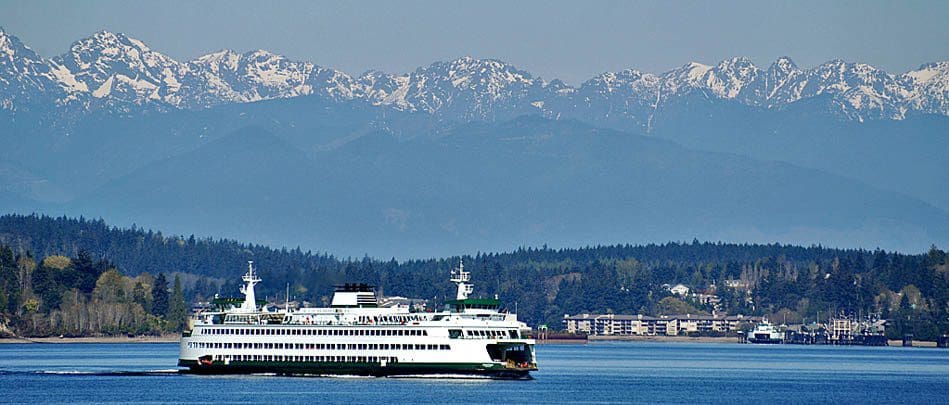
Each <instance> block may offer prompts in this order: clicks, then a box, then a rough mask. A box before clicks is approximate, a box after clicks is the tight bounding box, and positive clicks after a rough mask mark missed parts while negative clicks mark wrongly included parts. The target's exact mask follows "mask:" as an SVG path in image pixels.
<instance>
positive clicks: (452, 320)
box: [178, 262, 537, 378]
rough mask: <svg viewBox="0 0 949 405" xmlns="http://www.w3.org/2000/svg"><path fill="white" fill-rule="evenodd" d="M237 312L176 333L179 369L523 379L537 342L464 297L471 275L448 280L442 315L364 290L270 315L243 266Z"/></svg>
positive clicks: (507, 317)
mask: <svg viewBox="0 0 949 405" xmlns="http://www.w3.org/2000/svg"><path fill="white" fill-rule="evenodd" d="M243 281H244V285H243V286H242V288H241V292H242V293H243V294H244V301H243V303H242V304H241V305H240V306H235V307H231V308H230V309H228V310H225V311H212V312H202V313H198V314H195V316H194V318H193V319H192V323H193V326H192V327H191V328H190V330H187V331H185V332H184V333H183V334H182V338H181V343H180V356H179V360H178V365H179V366H180V367H187V369H188V371H191V372H195V373H277V374H314V375H332V374H344V375H370V376H400V375H434V374H447V375H458V374H462V375H482V376H489V377H496V378H530V374H529V373H530V371H534V370H537V361H536V357H535V355H534V347H535V341H534V339H531V338H530V337H529V333H530V328H529V327H528V326H527V324H525V323H524V322H520V321H518V320H517V315H516V314H511V313H507V312H499V308H500V302H499V301H498V299H497V298H489V299H484V298H469V295H470V294H471V293H472V290H473V285H472V284H471V282H470V281H471V275H470V273H469V272H466V271H465V270H464V264H463V263H462V264H461V265H460V266H459V267H458V268H456V269H453V270H452V271H451V281H452V282H454V283H455V284H456V286H457V293H456V297H455V299H454V300H451V301H448V302H447V303H446V304H447V305H446V308H445V309H444V310H442V311H440V312H412V311H410V309H409V307H408V306H396V307H380V306H379V305H378V302H377V299H376V296H375V293H374V292H373V290H372V288H371V287H369V286H366V285H363V284H347V285H343V286H340V287H337V289H336V292H335V294H334V296H333V300H332V304H331V306H330V307H328V308H301V309H298V310H290V309H289V308H286V309H283V310H280V311H269V310H267V308H266V306H263V307H259V306H258V305H257V300H256V296H255V293H254V286H255V285H256V284H258V283H260V281H261V280H260V278H259V277H258V276H257V273H256V272H255V269H254V267H253V262H249V263H248V268H247V273H246V274H245V275H244V276H243Z"/></svg>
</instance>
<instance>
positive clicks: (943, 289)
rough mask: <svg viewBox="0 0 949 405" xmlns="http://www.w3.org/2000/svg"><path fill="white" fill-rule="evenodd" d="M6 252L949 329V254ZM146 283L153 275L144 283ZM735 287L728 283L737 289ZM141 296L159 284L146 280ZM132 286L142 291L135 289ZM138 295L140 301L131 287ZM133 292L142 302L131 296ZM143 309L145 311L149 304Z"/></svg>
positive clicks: (218, 247)
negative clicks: (401, 256) (466, 285)
mask: <svg viewBox="0 0 949 405" xmlns="http://www.w3.org/2000/svg"><path fill="white" fill-rule="evenodd" d="M0 243H4V244H7V245H9V246H11V247H12V248H13V249H14V251H15V253H16V254H18V255H20V256H21V257H22V256H24V255H28V254H33V255H36V256H38V257H40V256H42V257H46V256H51V255H60V254H62V255H71V256H73V257H78V254H79V252H81V251H86V252H89V254H91V255H92V256H94V257H96V258H105V259H107V260H108V261H109V263H114V264H115V266H116V267H117V268H118V269H120V270H121V271H122V272H123V273H124V274H127V275H130V276H135V277H136V278H140V277H146V278H147V277H149V276H147V274H158V273H165V274H174V275H176V276H177V277H180V279H181V282H182V289H183V295H184V297H185V300H186V301H187V302H192V301H194V300H207V299H209V298H210V297H212V296H213V295H214V294H217V293H220V294H221V295H224V296H237V295H239V293H238V286H239V282H240V275H241V274H242V273H243V272H244V271H245V269H246V261H247V260H254V261H255V263H256V264H257V265H258V266H259V270H260V272H261V275H262V278H263V279H264V281H263V283H262V284H261V285H260V287H259V291H258V295H259V296H269V297H271V298H277V299H282V298H283V296H284V294H285V291H286V287H287V285H289V286H290V289H291V295H293V296H294V298H296V299H298V300H306V301H309V302H310V303H312V304H314V305H325V304H328V303H329V299H330V297H331V295H332V289H333V286H334V285H336V284H341V283H344V282H365V283H369V284H373V285H376V286H378V287H379V289H380V290H382V292H383V293H385V294H386V295H401V296H409V297H417V298H425V299H429V300H432V301H433V302H434V304H435V305H438V303H440V302H442V301H444V300H445V299H446V298H451V297H452V296H453V295H454V288H453V284H451V283H450V282H449V281H448V271H449V269H450V268H451V267H452V266H457V264H458V261H459V260H461V259H463V260H464V262H465V267H466V269H468V270H470V271H471V272H472V277H473V279H474V282H475V284H476V290H475V292H476V295H483V296H493V295H495V294H497V295H498V296H500V297H501V299H502V302H504V303H505V304H506V305H507V306H508V307H509V309H511V310H514V309H515V308H516V310H517V312H518V314H519V317H521V318H522V319H524V320H526V321H527V322H528V323H530V324H531V325H535V326H536V325H538V324H547V325H548V326H549V327H551V328H554V329H556V328H560V327H561V326H562V324H561V321H562V319H563V316H564V314H576V313H582V312H595V313H603V312H613V313H626V314H636V313H642V314H658V313H673V312H681V311H686V312H695V313H701V312H704V313H709V312H711V311H712V310H714V309H715V307H714V306H713V305H712V303H711V302H709V301H707V300H701V299H679V298H677V297H674V296H672V294H671V293H670V292H669V291H668V286H669V285H675V284H678V283H681V284H684V285H686V286H688V287H690V288H691V289H692V290H693V291H698V292H705V293H708V294H714V295H715V296H717V297H718V298H719V299H720V300H721V302H720V303H719V306H718V308H719V311H720V312H724V313H728V314H739V313H740V314H745V315H769V316H771V318H772V319H775V320H779V321H783V320H787V321H788V322H800V321H805V320H806V321H808V322H811V321H813V320H815V319H817V318H818V316H819V317H820V318H821V319H826V318H827V317H828V316H830V315H841V314H846V315H851V316H857V317H863V316H868V315H870V314H878V315H880V316H882V317H884V318H886V319H890V325H889V329H888V333H890V334H891V335H892V336H893V337H897V336H901V335H902V334H903V333H913V334H915V335H916V336H917V338H920V339H934V338H935V337H936V336H938V335H939V334H941V333H946V332H947V331H949V266H947V264H946V253H945V252H944V251H942V250H939V249H937V248H936V247H933V248H932V249H931V250H930V251H929V252H928V253H926V254H915V255H907V254H902V253H897V252H886V251H882V250H874V251H869V250H860V249H833V248H825V247H821V246H811V247H800V246H789V245H781V244H768V245H760V244H726V243H699V242H698V241H693V242H692V243H666V244H653V245H643V246H633V245H614V246H596V247H586V248H579V249H559V250H558V249H549V248H546V247H543V248H524V249H518V250H516V251H513V252H509V253H483V254H477V255H473V256H465V257H450V258H442V259H427V260H408V261H402V262H399V261H396V260H375V259H370V258H361V259H339V258H335V257H333V256H331V255H328V254H325V253H321V254H318V253H313V252H310V251H302V250H300V249H299V248H297V249H292V250H287V249H271V248H268V247H266V246H260V245H248V244H242V243H238V242H235V241H230V240H212V239H207V238H196V237H194V236H190V237H181V236H166V235H162V234H161V233H159V232H153V231H146V230H142V229H137V228H133V229H117V228H113V227H109V226H108V225H106V224H105V223H104V222H103V221H101V220H86V219H83V218H80V219H69V218H50V217H41V216H20V215H7V216H2V217H0ZM146 273H147V274H146ZM726 281H729V283H727V284H728V285H732V287H729V286H727V285H726ZM142 285H143V287H144V286H145V285H149V283H148V282H147V279H146V280H144V281H143V282H142ZM133 290H134V284H133V285H132V289H131V290H129V291H133ZM133 292H134V291H133ZM133 295H134V294H133ZM143 308H144V306H143Z"/></svg>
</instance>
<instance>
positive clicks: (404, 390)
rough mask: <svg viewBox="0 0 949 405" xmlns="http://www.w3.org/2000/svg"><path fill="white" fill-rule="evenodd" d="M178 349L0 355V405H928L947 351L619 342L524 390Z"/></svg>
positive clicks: (548, 368) (69, 347)
mask: <svg viewBox="0 0 949 405" xmlns="http://www.w3.org/2000/svg"><path fill="white" fill-rule="evenodd" d="M177 351H178V347H177V345H176V344H172V343H168V344H164V343H156V344H83V343H75V344H68V343H67V344H0V402H2V403H30V404H35V403H48V402H56V403H62V402H70V403H127V402H136V403H141V402H153V403H173V402H184V403H214V402H226V403H318V402H327V403H343V402H345V403H370V402H371V403H379V404H382V403H493V404H497V403H568V402H569V403H623V402H637V403H656V402H664V403H723V402H725V403H762V402H763V401H764V402H765V403H767V402H771V403H775V402H780V403H805V402H808V403H813V402H820V403H826V402H847V403H871V402H872V403H879V402H885V403H889V402H898V403H926V404H944V403H947V401H949V400H947V398H949V350H940V349H921V348H896V347H894V348H881V347H827V346H791V345H786V346H757V345H739V344H693V343H640V342H615V343H591V344H587V345H542V346H538V347H537V356H538V358H539V361H540V367H541V370H540V371H537V372H535V373H533V375H534V377H535V379H534V380H531V381H496V380H477V379H417V378H415V379H409V378H355V377H353V378H329V377H276V376H197V375H179V374H177V373H175V372H173V370H174V369H175V362H176V359H177Z"/></svg>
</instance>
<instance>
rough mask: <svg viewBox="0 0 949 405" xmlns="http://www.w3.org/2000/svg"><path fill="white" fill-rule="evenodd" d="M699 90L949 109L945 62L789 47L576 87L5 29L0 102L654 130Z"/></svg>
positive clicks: (787, 102)
mask: <svg viewBox="0 0 949 405" xmlns="http://www.w3.org/2000/svg"><path fill="white" fill-rule="evenodd" d="M694 94H700V95H703V96H705V97H707V98H710V99H713V100H720V101H721V102H732V103H740V104H744V105H748V106H753V107H759V108H766V109H784V108H788V107H789V106H791V105H793V104H795V103H797V102H799V101H802V100H811V99H813V100H818V101H819V102H821V103H824V104H822V105H825V106H826V107H827V110H828V111H830V112H831V113H834V114H836V115H838V116H839V117H841V118H843V119H851V120H860V121H862V120H867V119H903V118H904V117H905V116H906V115H907V114H912V113H919V114H938V115H949V101H947V100H949V62H937V63H931V64H927V65H923V66H921V67H920V68H919V69H917V70H914V71H911V72H907V73H905V74H902V75H893V74H890V73H887V72H884V71H882V70H880V69H877V68H875V67H873V66H870V65H867V64H863V63H848V62H844V61H839V60H834V61H830V62H827V63H824V64H821V65H819V66H817V67H814V68H812V69H801V68H799V67H798V66H797V65H795V64H794V62H793V61H792V60H791V59H790V58H787V57H782V58H779V59H778V60H777V61H775V62H774V63H772V64H771V66H770V67H768V69H767V70H762V69H760V68H758V67H757V66H755V64H754V63H752V62H751V61H750V60H748V59H747V58H740V57H739V58H731V59H726V60H724V61H722V62H720V63H718V64H717V65H714V66H710V65H705V64H701V63H697V62H691V63H688V64H685V65H683V66H681V67H679V68H676V69H673V70H670V71H668V72H664V73H661V74H652V73H645V72H640V71H638V70H634V69H627V70H624V71H621V72H607V73H603V74H601V75H598V76H596V77H594V78H592V79H590V80H588V81H587V82H585V83H583V84H581V85H580V86H579V87H571V86H567V85H565V84H564V83H562V82H560V81H559V80H553V81H551V82H547V81H544V80H542V79H540V78H536V77H533V76H532V75H531V74H530V73H529V72H526V71H523V70H520V69H518V68H516V67H514V66H512V65H510V64H507V63H505V62H502V61H499V60H494V59H476V58H472V57H462V58H458V59H455V60H451V61H447V62H436V63H433V64H432V65H430V66H427V67H422V68H419V69H417V70H416V71H414V72H411V73H408V74H401V75H394V74H388V73H383V72H378V71H370V72H366V73H364V74H363V75H361V76H359V77H358V78H355V77H352V76H350V75H348V74H346V73H344V72H341V71H338V70H334V69H330V68H326V67H322V66H318V65H315V64H313V63H311V62H301V61H292V60H289V59H287V58H285V57H283V56H280V55H275V54H273V53H270V52H267V51H264V50H257V51H251V52H246V53H237V52H234V51H231V50H223V51H219V52H214V53H211V54H208V55H205V56H202V57H199V58H197V59H195V60H192V61H188V62H179V61H176V60H174V59H172V58H170V57H168V56H166V55H164V54H162V53H160V52H157V51H154V50H152V49H150V48H149V47H148V46H146V45H145V44H144V43H143V42H141V41H139V40H136V39H134V38H131V37H128V36H126V35H124V34H120V33H111V32H108V31H100V32H97V33H95V34H93V35H92V36H91V37H89V38H85V39H82V40H79V41H76V42H75V43H74V44H73V45H72V46H71V47H70V49H69V51H68V52H67V53H65V54H63V55H61V56H57V57H54V58H52V59H44V58H41V57H39V56H38V55H36V53H34V52H33V51H32V50H30V48H29V47H27V46H25V45H23V44H22V43H21V42H20V41H19V39H17V38H16V37H14V36H12V35H9V34H8V33H6V32H4V31H2V29H0V110H5V111H17V110H18V108H20V109H21V108H26V107H27V106H30V105H34V106H43V105H46V106H48V107H49V108H60V107H62V106H67V105H68V106H80V108H84V109H86V110H94V109H97V108H109V107H110V106H116V105H120V106H122V108H124V109H128V108H134V107H135V106H146V105H148V106H160V107H162V108H180V109H204V108H209V107H213V106H216V105H221V104H228V103H247V102H255V101H261V100H268V99H280V98H292V97H299V96H318V97H322V98H325V99H327V100H331V101H336V102H348V101H356V102H365V103H367V104H370V105H374V106H382V107H388V108H391V109H394V110H398V111H412V112H420V113H425V114H430V115H432V116H434V117H436V118H437V119H442V120H449V121H471V120H484V121H494V120H502V119H507V118H511V117H514V116H518V115H523V114H538V113H539V114H542V115H544V116H547V117H549V118H561V117H564V118H566V117H569V118H575V119H579V120H583V121H588V122H609V123H615V124H618V125H624V126H635V127H640V128H644V129H646V130H648V129H649V127H650V122H651V121H652V118H653V116H654V115H655V114H656V113H658V112H661V111H662V109H663V106H664V105H665V104H667V103H669V102H670V101H672V100H675V99H676V98H678V97H687V96H690V95H694Z"/></svg>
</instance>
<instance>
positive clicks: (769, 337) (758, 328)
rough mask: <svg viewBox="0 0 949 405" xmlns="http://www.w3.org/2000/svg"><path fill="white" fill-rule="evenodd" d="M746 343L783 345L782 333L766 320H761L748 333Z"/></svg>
mask: <svg viewBox="0 0 949 405" xmlns="http://www.w3.org/2000/svg"><path fill="white" fill-rule="evenodd" d="M748 343H784V333H781V331H779V330H778V329H777V328H775V327H774V325H773V324H771V322H768V320H767V319H762V321H761V322H760V323H758V324H757V325H755V328H754V329H753V330H751V331H750V332H748Z"/></svg>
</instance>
